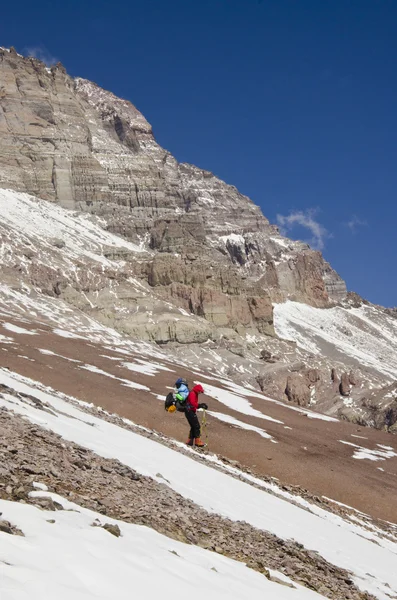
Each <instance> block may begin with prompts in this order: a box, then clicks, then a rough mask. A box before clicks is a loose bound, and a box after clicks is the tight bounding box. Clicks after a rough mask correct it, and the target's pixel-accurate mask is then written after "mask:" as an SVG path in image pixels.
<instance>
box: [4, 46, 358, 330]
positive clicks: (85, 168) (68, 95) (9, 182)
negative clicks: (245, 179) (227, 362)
mask: <svg viewBox="0 0 397 600" xmlns="http://www.w3.org/2000/svg"><path fill="white" fill-rule="evenodd" d="M0 106H1V112H0V140H1V141H0V186H1V187H4V188H11V189H14V190H17V191H24V192H28V193H30V194H33V195H35V196H38V197H40V198H43V199H46V200H50V201H52V202H57V203H59V204H60V205H61V206H62V207H65V208H71V209H73V210H76V209H77V210H81V211H85V212H90V213H93V214H96V215H98V216H100V217H102V218H103V219H105V222H106V225H105V226H106V227H107V229H108V230H109V231H111V232H113V233H116V234H118V235H122V236H123V237H125V238H127V239H129V240H130V241H133V242H142V241H143V243H145V244H146V245H147V248H148V249H151V250H153V251H155V253H156V254H157V253H158V256H156V258H155V259H154V260H153V262H152V264H151V266H150V268H149V272H150V273H151V275H150V279H151V280H152V281H156V282H157V285H161V286H162V287H163V288H167V287H169V286H170V285H172V284H174V290H173V292H172V294H171V295H172V296H173V298H174V299H175V297H176V298H177V301H179V302H180V301H181V300H182V298H183V299H184V298H185V297H186V296H187V295H188V296H189V295H190V296H191V294H192V293H193V291H194V290H193V289H191V291H190V292H189V291H188V289H187V288H189V287H191V286H192V283H191V282H189V281H187V280H188V279H189V277H187V275H186V274H187V272H193V273H194V276H193V279H194V280H195V281H196V282H197V284H193V286H195V285H199V286H200V289H201V292H200V295H201V297H205V296H208V295H210V296H211V295H213V294H214V293H215V292H216V293H217V294H218V293H219V294H221V296H222V297H223V296H224V295H225V302H227V303H228V304H232V305H233V303H234V301H235V300H236V297H238V303H241V302H242V301H243V300H242V298H246V299H247V298H250V297H255V298H258V299H260V300H258V302H259V303H263V302H264V301H265V299H267V300H266V302H267V303H268V307H269V308H268V312H269V313H270V314H271V301H281V300H283V299H285V298H293V299H297V300H302V301H305V302H309V303H311V304H315V305H318V306H326V305H328V304H329V303H330V302H332V301H334V300H337V299H339V298H341V297H342V296H343V295H344V294H345V291H346V288H345V284H344V282H343V281H342V280H341V279H340V277H339V276H338V275H337V274H336V273H335V272H334V271H333V270H332V268H331V267H330V266H329V265H328V264H327V263H326V262H325V261H324V260H323V258H322V256H321V255H320V254H319V253H317V252H314V251H312V250H311V249H310V248H309V247H308V246H306V245H305V244H302V243H299V242H292V241H291V240H288V239H286V238H283V237H282V236H280V234H279V232H278V230H277V228H276V227H274V226H272V225H270V224H269V222H268V220H267V219H266V218H265V217H264V216H263V214H262V212H261V210H260V208H259V207H258V206H256V205H255V204H254V203H253V202H252V201H251V200H250V199H249V198H247V197H246V196H244V195H242V194H241V193H239V192H238V190H237V189H236V188H235V187H234V186H230V185H228V184H226V183H224V182H223V181H221V180H220V179H218V178H217V177H216V176H214V175H213V174H212V173H210V172H209V171H205V170H202V169H199V168H197V167H195V166H193V165H188V164H180V163H178V161H177V160H176V159H175V158H174V157H173V156H172V155H171V154H170V153H169V152H167V151H166V150H164V149H163V148H161V147H160V146H159V145H158V144H157V142H156V140H155V138H154V136H153V131H152V127H151V125H150V124H149V123H148V122H147V120H146V119H145V118H144V116H143V115H142V114H141V113H140V112H139V111H138V110H137V109H136V108H135V107H134V106H133V105H132V104H131V103H130V102H129V101H126V100H122V99H119V98H117V97H116V96H114V95H113V94H112V93H110V92H107V91H105V90H103V89H101V88H100V87H98V86H97V85H96V84H94V83H92V82H90V81H87V80H85V79H80V78H77V79H72V78H71V77H69V76H68V75H67V73H66V72H65V70H64V69H63V67H62V66H61V65H57V66H55V67H52V68H51V69H49V68H47V67H46V66H45V65H44V63H41V62H40V61H38V60H36V59H33V58H24V57H22V56H20V55H17V54H16V53H14V52H12V51H8V52H7V51H6V50H1V51H0ZM176 254H177V255H178V256H175V255H176ZM165 264H166V265H167V266H166V267H164V265H165ZM196 265H198V266H199V267H198V268H199V273H197V272H196ZM164 268H166V271H167V276H166V277H165V280H164V277H163V275H162V274H161V272H162V271H164ZM204 272H205V273H206V274H204ZM214 272H215V273H218V275H215V276H213V273H214ZM221 272H222V277H221V276H220V273H221ZM225 280H226V284H225ZM165 281H166V282H167V283H165ZM232 282H233V283H232ZM179 284H182V285H183V286H184V288H183V291H182V292H181V291H180V290H179V291H176V290H175V287H178V285H179ZM163 291H165V290H163ZM195 293H197V292H195ZM181 296H182V297H181ZM218 300H219V299H218ZM218 300H217V301H218ZM247 302H249V300H248V299H247ZM194 304H195V303H194V302H192V299H191V298H190V299H189V303H188V305H190V306H192V305H194ZM205 304H206V301H205V300H204V305H205ZM199 310H200V312H201V313H202V314H204V315H207V313H211V312H212V311H207V310H206V309H205V306H204V307H200V309H199ZM237 320H238V319H237ZM226 321H228V319H226ZM254 321H255V317H254Z"/></svg>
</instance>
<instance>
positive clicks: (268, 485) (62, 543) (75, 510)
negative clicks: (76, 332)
mask: <svg viewBox="0 0 397 600" xmlns="http://www.w3.org/2000/svg"><path fill="white" fill-rule="evenodd" d="M0 383H1V385H2V388H1V390H0V406H1V409H0V420H1V424H2V430H3V431H4V434H3V436H2V440H1V442H0V446H1V450H2V454H3V460H2V469H3V470H2V472H1V473H0V483H2V481H3V478H4V480H5V481H7V475H8V474H9V473H10V471H11V472H12V474H13V478H12V484H11V485H2V486H0V496H1V497H2V498H3V499H2V500H0V505H1V509H2V511H3V515H2V516H3V519H6V521H8V522H9V523H5V524H4V522H3V523H1V522H0V549H1V552H2V553H4V556H5V557H6V558H7V559H8V560H6V563H5V566H4V573H3V574H4V576H5V577H6V579H5V580H4V581H3V583H4V582H6V583H7V586H10V587H9V588H6V590H7V591H6V596H5V597H6V598H7V597H10V598H11V597H12V596H11V595H10V596H7V592H8V590H10V592H11V594H12V593H13V592H12V591H11V590H15V588H16V589H18V590H19V586H20V585H21V584H22V583H23V578H21V576H20V572H21V567H23V570H25V569H28V570H29V572H30V573H31V580H32V582H33V586H34V587H33V591H34V592H35V593H36V590H37V591H38V590H39V589H40V584H43V581H44V580H45V579H46V578H48V581H47V586H48V589H50V590H51V591H52V592H53V593H54V594H56V595H57V597H58V594H59V593H66V590H64V585H65V579H64V568H63V565H64V560H63V558H64V557H66V556H68V554H71V555H72V556H73V557H74V559H73V560H72V561H66V562H67V567H68V582H69V585H70V583H71V584H72V585H73V589H74V593H75V594H81V595H82V597H83V594H86V595H87V594H88V597H90V594H93V593H94V592H95V594H96V596H95V597H103V596H101V595H100V594H101V593H103V591H104V590H108V589H110V588H109V586H112V587H111V589H112V595H117V597H126V596H125V594H126V593H127V590H126V589H125V586H126V579H125V578H126V577H127V573H128V574H129V577H128V581H130V580H131V574H135V573H136V571H140V572H141V575H139V573H137V574H136V578H135V579H134V581H135V583H136V585H137V586H138V589H140V586H141V585H142V584H143V582H142V584H141V581H142V580H141V577H142V575H145V579H146V587H145V590H153V592H155V591H156V586H157V583H158V582H159V581H160V580H161V582H167V583H169V584H173V588H172V590H171V591H172V597H182V594H183V593H187V592H189V590H190V589H191V577H190V576H188V575H189V574H190V573H191V571H192V569H193V565H195V566H196V571H194V572H195V573H196V575H197V578H198V581H199V582H200V583H201V585H202V586H203V589H204V590H205V591H206V593H207V595H208V597H210V598H219V597H221V598H222V597H223V596H222V594H223V593H227V594H228V597H232V598H233V597H234V596H233V594H236V596H235V597H236V598H239V597H241V594H242V593H243V590H244V595H246V594H247V593H248V594H249V595H250V597H251V596H252V597H254V598H255V597H258V598H259V597H263V594H265V595H266V594H271V597H275V598H276V597H277V598H286V599H288V598H291V599H292V598H302V600H303V599H305V600H306V598H307V599H308V598H313V600H314V598H315V597H318V595H320V596H321V597H328V598H332V599H333V600H339V599H342V598H343V599H346V598H350V599H357V600H370V599H372V598H374V597H376V598H379V599H381V600H389V599H390V598H392V597H393V596H394V595H395V594H396V592H397V580H396V575H395V569H394V568H393V566H394V563H395V556H396V553H397V547H396V531H395V526H394V525H393V524H385V523H381V522H376V521H374V520H372V519H371V518H370V517H369V516H368V515H365V514H363V513H360V512H357V511H354V510H353V509H351V508H349V507H346V506H340V505H338V503H332V502H329V501H328V500H327V499H319V498H317V499H316V498H313V497H310V496H307V497H306V498H304V497H302V495H300V493H299V492H300V490H296V489H295V490H291V491H290V490H288V489H287V488H285V486H281V485H279V484H278V482H277V481H268V480H266V479H262V478H260V477H255V476H253V475H251V474H249V473H247V472H245V471H244V470H241V469H239V468H238V467H237V466H231V465H230V464H228V461H222V460H221V459H220V458H218V457H217V456H215V455H212V454H197V453H196V452H195V451H193V450H183V451H181V450H180V449H178V445H177V444H175V442H173V441H172V440H167V439H166V438H164V437H163V436H160V435H159V434H157V433H154V432H153V431H151V430H149V429H142V428H140V427H137V426H135V425H134V424H133V423H132V422H131V421H129V420H126V419H124V420H121V419H119V418H116V417H112V416H111V415H108V414H106V413H104V411H103V410H102V411H93V410H92V409H91V408H90V407H89V406H88V405H86V404H85V403H82V402H81V401H79V400H77V399H76V398H71V397H67V396H65V395H63V394H61V393H59V392H55V391H54V390H52V389H50V388H43V386H41V385H39V384H37V383H36V382H34V381H32V380H29V379H26V378H23V377H20V376H19V375H17V374H16V373H12V372H6V371H5V370H1V371H0ZM21 417H22V418H21ZM15 431H16V432H18V441H17V442H14V441H13V440H15ZM263 443H265V442H263ZM93 452H95V454H94V453H93ZM32 454H33V455H34V456H35V457H36V459H35V461H34V464H32V458H31V457H32ZM8 481H10V479H9V478H8ZM37 482H39V483H37ZM87 486H88V487H89V490H90V491H89V493H88V495H87V492H86V490H87ZM48 488H50V490H51V491H50V492H48V491H47V490H48ZM66 495H67V496H69V498H68V499H66ZM5 498H7V499H8V501H4V499H5ZM10 500H13V501H14V503H15V501H18V500H19V501H21V500H22V501H23V504H16V505H15V504H14V503H11V502H10ZM29 505H34V506H35V507H39V508H40V510H37V508H34V507H33V506H29ZM43 511H44V512H43ZM131 523H144V524H145V525H149V526H151V527H154V528H155V529H157V530H158V531H159V532H160V533H162V534H166V535H167V536H168V537H164V535H159V533H155V532H153V531H152V532H151V531H150V530H148V529H147V527H144V528H142V527H141V528H138V527H137V526H136V525H131ZM93 527H94V528H93ZM16 528H17V529H16ZM104 529H105V530H104ZM106 529H107V531H106ZM2 532H4V533H2ZM10 533H14V535H15V533H19V534H23V535H25V536H26V537H22V535H19V536H15V537H11V536H10ZM110 533H113V534H114V536H115V537H114V538H112V537H111V536H110ZM120 534H121V536H120ZM118 536H120V537H118ZM170 537H171V538H174V539H175V538H177V539H179V540H183V541H187V542H188V543H189V544H190V546H186V545H185V544H183V543H180V542H176V541H174V540H172V539H170ZM33 543H34V548H35V550H37V548H41V549H42V550H43V552H44V556H45V557H47V560H48V561H49V562H48V563H47V562H45V564H44V565H42V564H41V560H40V559H39V554H38V553H37V551H35V552H34V553H33V552H32V551H31V549H32V547H33ZM81 545H82V546H81ZM198 546H201V548H200V547H198ZM105 547H106V548H107V552H106V557H108V560H109V548H111V549H112V551H111V554H110V556H112V559H111V562H110V564H107V565H106V568H103V567H105V564H106V563H105V554H104V553H105ZM80 548H81V549H84V552H81V550H80ZM203 548H207V550H204V549H203ZM208 549H209V550H211V551H212V552H209V551H208ZM213 551H215V552H213ZM170 554H171V556H170ZM150 555H152V556H156V557H158V560H159V561H160V562H161V564H160V565H158V568H157V570H156V577H154V579H155V581H154V582H153V583H150V582H149V581H147V578H148V577H149V578H152V577H151V576H152V575H154V573H152V571H151V569H152V567H153V563H154V561H153V560H152V561H150V564H148V565H146V561H147V558H148V557H149V556H150ZM220 555H224V556H220ZM230 558H234V559H235V560H238V561H240V563H236V564H234V563H232V562H231V561H230ZM11 559H12V560H11ZM115 560H119V561H121V562H120V564H119V566H118V574H117V575H116V571H115V562H114V561H115ZM181 563H182V564H183V567H186V569H185V568H183V573H184V577H182V581H178V578H177V574H179V577H180V576H181V568H182V567H181ZM241 563H243V564H241ZM244 563H248V566H249V567H250V569H249V570H247V567H246V566H245V565H244ZM16 566H18V567H19V568H15V567H16ZM83 566H85V567H86V569H82V567H83ZM156 566H157V565H156ZM49 567H51V568H50V569H49ZM269 567H270V568H271V569H277V571H278V572H274V571H273V572H271V571H269ZM98 568H99V571H100V572H101V577H100V580H98V579H97V578H95V583H93V582H92V581H91V574H92V573H93V572H94V570H95V569H96V570H98ZM142 570H143V571H144V573H143V574H142ZM211 570H212V572H213V573H210V571H211ZM255 571H257V572H255ZM218 574H219V577H218ZM192 576H193V571H192ZM21 579H22V580H21ZM231 579H232V580H233V581H234V580H235V583H234V584H233V586H232V588H233V590H230V589H224V585H225V581H227V582H228V586H227V588H229V586H230V583H231ZM195 582H196V577H195ZM98 583H101V586H100V589H99V588H98V589H97V587H96V584H98ZM283 583H287V584H288V586H287V588H285V586H284V585H283ZM93 585H95V587H94V588H93V587H92V586H93ZM102 586H103V587H102ZM147 586H150V587H149V588H148V587H147ZM302 586H305V587H302ZM290 588H292V589H290ZM308 588H309V589H308ZM3 591H4V590H3ZM130 592H131V590H130V588H129V589H128V593H130ZM292 592H295V593H294V594H292ZM315 592H317V593H318V595H317V594H316V593H315ZM108 593H109V592H108ZM146 593H147V592H146ZM69 594H70V590H69ZM165 594H166V595H165V597H167V598H168V597H171V595H168V594H169V592H168V591H165ZM86 595H85V596H84V597H87V596H86ZM33 597H35V596H33ZM61 597H62V596H61ZM76 597H78V596H76ZM104 597H106V595H105V596H104Z"/></svg>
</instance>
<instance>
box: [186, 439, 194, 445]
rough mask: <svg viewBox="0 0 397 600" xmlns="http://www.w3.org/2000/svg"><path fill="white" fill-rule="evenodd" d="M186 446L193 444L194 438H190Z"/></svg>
mask: <svg viewBox="0 0 397 600" xmlns="http://www.w3.org/2000/svg"><path fill="white" fill-rule="evenodd" d="M186 446H193V440H192V439H190V438H189V439H188V441H187V442H186Z"/></svg>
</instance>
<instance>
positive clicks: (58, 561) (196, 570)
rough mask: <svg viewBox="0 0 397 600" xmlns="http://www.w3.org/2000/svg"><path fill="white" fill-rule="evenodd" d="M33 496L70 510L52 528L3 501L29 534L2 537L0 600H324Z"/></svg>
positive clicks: (29, 510) (2, 507) (143, 530)
mask: <svg viewBox="0 0 397 600" xmlns="http://www.w3.org/2000/svg"><path fill="white" fill-rule="evenodd" d="M33 494H34V495H35V496H41V497H43V496H44V497H48V496H50V497H51V498H52V499H53V500H56V501H57V502H59V503H60V504H62V506H63V507H64V509H65V510H63V511H57V512H56V514H55V522H54V523H50V522H49V520H48V512H46V511H42V510H40V509H38V508H36V507H34V506H30V505H24V504H19V503H16V502H7V501H5V500H0V511H1V512H2V513H3V517H4V518H6V519H7V520H9V521H11V522H12V523H14V524H17V526H18V527H19V528H20V529H21V530H22V531H23V532H24V534H25V537H20V536H16V535H12V536H11V535H8V534H6V533H2V532H0V561H1V563H2V568H1V582H0V597H1V600H22V599H24V598H29V599H30V600H47V599H49V598H54V599H56V600H71V599H72V600H90V599H91V598H92V599H94V598H95V599H96V600H109V599H110V598H117V599H118V600H131V598H142V599H143V598H145V599H146V598H147V599H148V600H149V599H151V598H164V599H166V600H168V599H170V600H182V599H183V598H195V597H196V595H197V590H199V591H200V595H201V596H202V597H203V598H208V599H211V600H218V599H219V600H223V599H224V600H242V599H243V598H245V597H246V594H247V592H248V591H249V597H250V599H252V600H256V599H257V600H262V599H263V598H277V599H279V600H316V598H317V599H320V598H322V597H323V596H320V595H319V594H316V593H315V592H312V591H310V590H308V589H306V588H303V587H301V586H299V585H298V584H295V583H294V584H293V588H289V587H284V586H282V585H279V584H278V583H274V582H271V581H269V580H268V579H266V577H264V576H263V575H261V574H260V573H258V572H256V571H253V570H252V569H249V568H248V567H246V566H245V565H244V564H243V563H240V562H237V561H233V560H231V559H229V558H226V557H224V556H221V555H219V554H216V553H215V552H210V551H208V550H203V549H202V548H198V547H196V546H193V545H187V544H183V543H181V542H177V541H174V540H172V539H170V538H168V537H166V536H163V535H161V534H159V533H157V532H156V531H154V530H152V529H149V528H148V527H143V526H139V525H132V524H130V523H125V522H121V521H116V520H114V519H109V518H108V517H104V516H103V515H101V514H99V513H95V512H93V511H90V510H88V509H85V508H82V507H81V506H78V505H76V504H73V503H71V502H69V501H68V500H65V499H64V498H62V497H60V496H58V495H57V494H51V493H46V492H39V491H38V492H33ZM105 523H110V524H117V525H118V526H119V527H120V530H121V536H120V537H118V538H117V537H115V536H113V535H112V534H110V533H109V532H108V531H106V530H105V529H103V527H101V526H100V525H104V524H105ZM95 525H96V526H95ZM274 574H275V575H276V576H278V578H279V579H282V580H284V581H289V580H288V578H287V577H285V576H284V575H282V574H281V573H274Z"/></svg>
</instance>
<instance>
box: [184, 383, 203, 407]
mask: <svg viewBox="0 0 397 600" xmlns="http://www.w3.org/2000/svg"><path fill="white" fill-rule="evenodd" d="M199 394H204V390H203V386H202V385H200V384H198V385H195V386H194V388H192V389H191V390H190V392H189V395H188V397H187V400H186V410H190V411H192V412H196V410H197V409H198V405H199V398H198V397H199Z"/></svg>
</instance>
